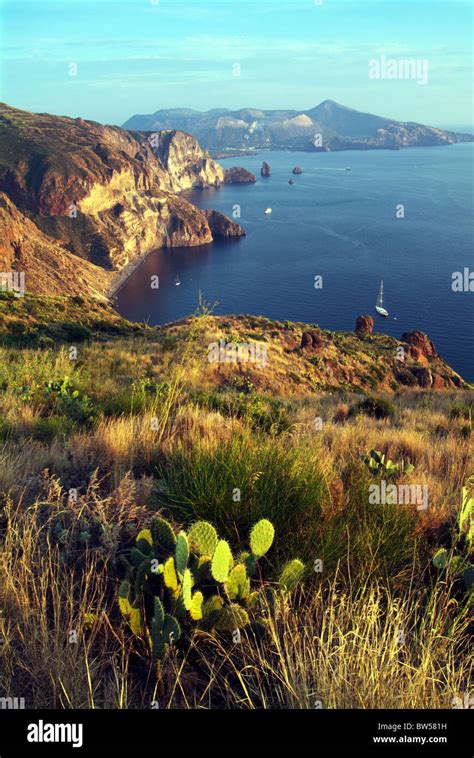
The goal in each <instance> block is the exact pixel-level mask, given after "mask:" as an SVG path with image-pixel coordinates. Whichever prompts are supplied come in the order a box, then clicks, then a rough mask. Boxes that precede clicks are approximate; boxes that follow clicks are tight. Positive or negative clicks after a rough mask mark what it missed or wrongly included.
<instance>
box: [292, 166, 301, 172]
mask: <svg viewBox="0 0 474 758" xmlns="http://www.w3.org/2000/svg"><path fill="white" fill-rule="evenodd" d="M302 173H303V169H302V168H300V167H299V166H295V167H294V169H293V174H302Z"/></svg>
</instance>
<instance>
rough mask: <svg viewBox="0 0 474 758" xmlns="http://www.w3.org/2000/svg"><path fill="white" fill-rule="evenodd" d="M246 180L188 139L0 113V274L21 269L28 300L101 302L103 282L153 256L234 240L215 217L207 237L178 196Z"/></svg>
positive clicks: (231, 227) (201, 215)
mask: <svg viewBox="0 0 474 758" xmlns="http://www.w3.org/2000/svg"><path fill="white" fill-rule="evenodd" d="M254 180H255V179H254V177H253V176H252V174H250V173H249V172H246V171H244V170H243V169H238V168H236V167H235V168H233V169H230V170H229V171H226V170H224V169H223V168H221V166H219V164H218V163H216V162H215V161H213V160H212V159H211V158H210V157H209V155H208V154H207V153H206V152H205V151H203V150H201V148H200V147H199V145H198V143H197V142H196V140H195V139H194V138H193V137H191V136H190V135H189V134H184V133H182V132H178V131H174V130H173V131H166V132H161V133H157V134H155V135H153V138H152V139H151V140H150V135H145V134H141V133H138V132H135V133H130V132H127V131H125V130H123V129H120V128H118V127H112V126H102V125H101V124H97V123H95V122H92V121H84V120H83V119H70V118H66V117H59V116H50V115H48V114H33V113H27V112H25V111H21V110H18V109H16V108H11V107H9V106H7V105H0V193H3V200H2V212H1V213H0V266H1V268H2V270H4V271H10V270H11V268H10V267H13V270H18V271H20V268H21V270H22V271H24V272H25V275H26V280H27V284H26V286H27V289H28V290H30V291H32V292H37V293H43V294H59V292H61V287H62V292H63V293H64V294H67V293H70V294H74V293H76V294H81V293H82V294H98V293H101V294H104V293H105V292H106V291H107V289H108V287H109V285H110V282H111V281H112V280H113V276H112V275H111V273H110V272H113V271H119V270H121V269H123V268H124V267H125V266H127V265H129V264H130V263H133V262H134V261H137V260H139V259H140V257H141V256H143V255H144V254H146V253H147V252H149V251H150V250H152V249H154V248H157V247H163V246H165V247H175V246H184V247H188V246H193V245H200V244H204V243H208V242H211V241H212V240H213V238H214V236H215V235H218V234H224V235H226V236H232V235H242V234H244V233H245V232H244V230H243V229H242V228H241V227H239V226H238V225H237V224H234V223H233V222H231V221H230V219H227V218H226V217H225V216H223V215H222V214H218V213H217V211H216V212H214V216H213V219H214V223H213V224H212V229H211V224H210V222H209V218H208V215H206V213H205V212H204V211H201V210H199V209H198V208H196V207H195V206H194V205H192V204H191V203H189V202H188V201H187V200H185V199H184V198H183V197H181V196H180V194H179V193H180V192H181V191H182V190H185V189H189V188H190V187H207V186H213V187H217V186H219V185H220V184H222V183H225V182H233V181H238V182H242V181H244V182H245V181H254ZM215 216H217V217H218V218H217V219H216V218H215ZM78 258H80V259H83V260H84V261H87V262H88V263H89V264H93V266H92V267H91V266H90V265H87V264H84V263H83V261H81V260H78ZM46 261H48V262H49V263H48V266H49V270H50V271H52V270H53V269H54V271H55V273H54V275H51V276H50V275H49V273H48V272H47V266H46ZM20 262H21V263H20ZM94 266H95V267H100V269H98V268H94ZM73 270H77V276H71V271H73ZM61 279H62V283H61V285H60V286H58V282H59V281H60V280H61Z"/></svg>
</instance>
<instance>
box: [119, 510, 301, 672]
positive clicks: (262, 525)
mask: <svg viewBox="0 0 474 758" xmlns="http://www.w3.org/2000/svg"><path fill="white" fill-rule="evenodd" d="M274 535H275V531H274V528H273V524H272V523H271V522H270V521H268V520H267V519H261V520H260V521H258V522H257V523H256V524H255V525H254V527H253V528H252V530H251V532H250V550H251V552H243V553H241V554H240V556H239V558H238V560H237V561H236V562H235V564H234V559H233V556H232V552H231V549H230V547H229V545H228V543H227V542H226V541H225V540H219V538H218V535H217V532H216V530H215V529H214V527H213V526H212V524H210V523H208V522H207V521H197V522H196V523H194V524H193V525H192V526H191V528H190V530H189V532H188V533H186V532H185V531H184V530H181V531H180V532H179V534H178V536H176V535H175V532H174V530H173V527H172V526H171V524H170V523H169V522H168V521H166V519H164V518H161V517H159V516H158V517H155V518H153V519H152V522H151V525H150V529H142V530H141V531H140V532H139V534H138V536H137V538H136V543H135V546H134V547H133V548H132V550H131V553H130V562H127V561H125V564H126V576H125V579H124V580H123V581H122V583H121V585H120V589H119V597H118V604H119V608H120V612H121V613H122V616H123V617H124V619H126V621H127V623H128V625H129V627H130V629H131V631H132V632H133V633H134V634H135V635H136V636H137V638H138V639H139V641H140V644H143V642H145V643H146V642H148V645H149V650H150V652H151V656H152V658H153V660H154V661H155V662H158V663H157V666H156V671H157V675H158V676H160V671H161V665H160V664H159V661H161V660H162V659H163V657H164V656H165V654H166V651H167V649H168V647H169V646H170V645H172V644H174V643H176V642H177V641H178V640H179V638H180V635H181V625H183V627H188V628H189V627H192V626H193V625H195V626H197V627H198V628H200V629H203V630H208V631H210V632H213V631H214V630H216V631H219V632H223V633H229V632H234V631H235V630H236V629H243V628H244V627H248V626H249V624H250V617H249V612H250V611H251V610H252V609H253V608H255V607H256V606H257V604H258V603H259V601H260V600H261V599H262V597H263V595H262V592H265V591H268V592H269V593H270V594H271V600H272V605H271V607H275V600H276V598H277V597H278V595H279V594H281V593H282V592H285V591H289V590H291V589H293V588H294V587H295V586H296V584H297V583H298V582H299V581H300V579H301V578H302V575H303V572H304V566H303V564H302V563H301V561H298V560H294V561H290V563H288V564H287V565H286V566H285V567H284V569H283V572H282V575H281V577H280V582H279V585H278V586H279V589H278V588H277V587H274V586H271V585H268V584H264V585H263V586H262V583H261V581H260V582H259V584H258V585H257V586H256V588H254V589H252V586H251V577H252V576H253V575H254V574H255V570H256V566H257V563H258V561H259V559H260V558H262V557H263V556H264V555H265V554H266V553H267V552H268V550H269V549H270V547H271V546H272V544H273V540H274ZM267 607H269V606H268V604H267Z"/></svg>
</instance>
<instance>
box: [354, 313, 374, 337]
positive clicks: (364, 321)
mask: <svg viewBox="0 0 474 758" xmlns="http://www.w3.org/2000/svg"><path fill="white" fill-rule="evenodd" d="M373 328H374V319H373V318H372V316H357V321H356V325H355V331H356V334H358V335H359V336H362V335H364V334H372V331H373Z"/></svg>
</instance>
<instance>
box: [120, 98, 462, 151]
mask: <svg viewBox="0 0 474 758" xmlns="http://www.w3.org/2000/svg"><path fill="white" fill-rule="evenodd" d="M123 128H126V129H140V130H142V131H154V130H159V129H166V128H176V129H183V130H184V131H188V132H190V133H191V134H192V135H193V136H194V137H196V139H197V140H198V141H199V143H200V144H201V145H202V146H203V147H205V148H206V149H207V150H210V151H217V150H229V151H231V150H244V149H246V150H249V151H251V150H255V149H270V150H278V149H295V150H304V151H311V152H312V151H318V150H319V151H321V150H322V151H328V150H354V149H356V150H371V149H395V150H397V149H400V148H402V147H412V146H427V145H447V144H454V143H456V142H471V141H474V135H472V134H464V133H459V132H454V131H450V130H446V129H439V128H437V127H432V126H426V125H424V124H420V123H417V122H416V121H397V120H396V119H391V118H385V117H383V116H377V115H374V114H372V113H366V112H363V111H358V110H356V109H354V108H349V107H347V106H345V105H341V104H340V103H337V102H336V101H335V100H323V101H322V102H321V103H319V105H316V106H314V107H312V108H309V109H306V110H294V109H289V110H285V109H270V110H262V109H257V108H241V109H238V110H230V109H228V108H223V109H212V110H209V111H195V110H193V109H187V108H175V109H173V108H169V109H161V110H157V111H155V112H154V113H151V114H136V115H134V116H132V117H131V118H129V119H128V120H127V121H126V122H125V123H124V125H123Z"/></svg>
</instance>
